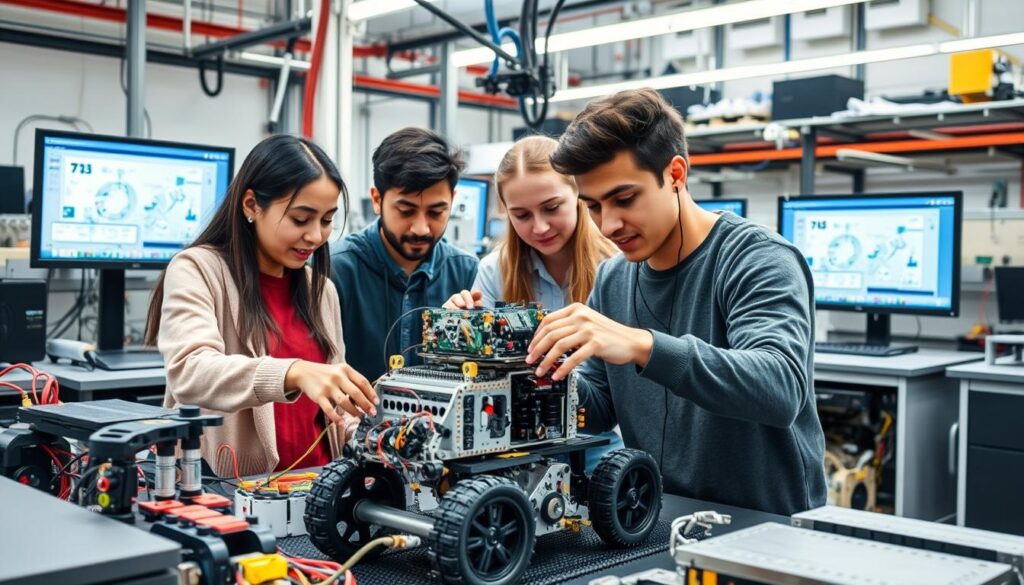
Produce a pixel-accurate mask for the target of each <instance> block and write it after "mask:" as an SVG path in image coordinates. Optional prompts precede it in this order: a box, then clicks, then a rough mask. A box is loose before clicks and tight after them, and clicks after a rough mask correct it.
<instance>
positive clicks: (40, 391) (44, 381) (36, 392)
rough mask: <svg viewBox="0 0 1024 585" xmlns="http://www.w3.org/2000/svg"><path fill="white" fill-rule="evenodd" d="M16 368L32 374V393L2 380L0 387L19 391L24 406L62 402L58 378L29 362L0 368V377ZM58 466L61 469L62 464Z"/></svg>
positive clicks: (30, 388)
mask: <svg viewBox="0 0 1024 585" xmlns="http://www.w3.org/2000/svg"><path fill="white" fill-rule="evenodd" d="M14 370H22V371H24V372H27V373H28V374H31V375H32V382H31V385H30V386H29V390H30V391H31V394H30V393H29V392H28V391H26V390H24V389H23V388H21V387H20V386H17V385H15V384H12V383H11V382H4V381H2V380H0V388H9V389H11V390H14V391H16V392H18V394H20V395H21V404H22V406H33V405H44V404H60V384H59V383H58V382H57V378H54V377H53V376H52V375H51V374H48V373H46V372H44V371H42V370H37V369H36V368H34V367H32V366H31V365H29V364H23V363H19V364H11V365H9V366H7V367H6V368H4V369H3V370H0V378H3V377H4V376H6V375H7V374H8V373H9V372H12V371H14ZM40 384H41V386H40ZM57 467H58V469H59V468H60V465H58V466H57Z"/></svg>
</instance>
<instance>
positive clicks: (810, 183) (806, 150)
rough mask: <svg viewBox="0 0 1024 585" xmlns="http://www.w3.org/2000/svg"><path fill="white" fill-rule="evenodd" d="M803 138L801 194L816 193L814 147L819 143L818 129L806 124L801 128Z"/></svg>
mask: <svg viewBox="0 0 1024 585" xmlns="http://www.w3.org/2000/svg"><path fill="white" fill-rule="evenodd" d="M800 135H801V137H802V138H803V156H802V157H801V159H800V194H801V195H813V194H814V164H815V152H814V149H815V147H817V143H818V129H817V128H815V127H814V126H804V127H803V128H801V129H800Z"/></svg>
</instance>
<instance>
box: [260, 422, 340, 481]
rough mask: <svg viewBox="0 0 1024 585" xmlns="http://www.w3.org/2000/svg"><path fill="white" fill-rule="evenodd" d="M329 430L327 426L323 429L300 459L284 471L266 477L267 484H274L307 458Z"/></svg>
mask: <svg viewBox="0 0 1024 585" xmlns="http://www.w3.org/2000/svg"><path fill="white" fill-rule="evenodd" d="M330 429H331V425H327V426H326V427H324V430H322V431H320V435H319V436H318V437H317V438H316V440H315V441H313V444H312V445H310V446H309V449H306V452H305V453H303V454H302V457H299V458H298V459H296V460H295V463H292V464H291V465H289V466H288V468H287V469H285V470H284V471H281V472H279V473H278V474H277V475H270V476H267V484H271V483H274V482H275V481H277V480H278V479H280V478H281V476H283V475H284V474H286V473H288V472H289V471H291V470H293V469H295V466H296V465H298V464H299V463H300V462H301V461H302V460H303V459H305V458H306V457H308V456H309V454H310V453H312V452H313V449H316V446H317V445H319V444H320V441H322V440H323V438H324V435H326V434H327V431H329V430H330Z"/></svg>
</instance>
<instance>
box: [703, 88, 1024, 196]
mask: <svg viewBox="0 0 1024 585" xmlns="http://www.w3.org/2000/svg"><path fill="white" fill-rule="evenodd" d="M769 124H775V125H778V126H782V127H783V128H784V129H788V130H795V131H797V132H798V133H799V139H798V140H797V142H798V143H799V144H798V145H797V146H787V147H784V148H781V149H780V148H776V147H775V144H774V143H772V142H769V141H766V140H765V139H764V131H765V129H766V128H767V127H768V126H769ZM687 139H688V141H689V148H690V164H692V165H693V166H694V167H727V166H735V165H750V164H759V163H765V162H768V163H776V164H799V165H800V167H801V173H800V192H801V193H803V194H812V193H814V168H815V163H816V162H817V161H818V160H819V159H832V160H831V162H830V163H828V164H827V165H826V167H825V168H826V169H827V170H831V171H836V172H841V173H847V174H850V175H851V176H852V177H853V181H854V189H853V190H854V192H861V191H863V186H864V168H863V165H859V164H850V163H843V162H840V161H836V160H835V157H836V152H837V151H838V150H839V149H855V150H860V151H865V152H872V153H879V154H898V155H901V156H915V155H923V154H929V153H955V152H963V151H976V150H979V149H987V148H997V149H999V150H1000V151H1001V152H1004V153H1006V154H1009V155H1011V156H1016V157H1020V158H1022V159H1024V99H1017V100H1008V101H1004V102H989V103H984V104H968V105H961V104H949V105H947V106H932V107H927V108H922V109H919V110H907V111H905V112H899V113H898V114H890V115H876V116H861V117H849V118H832V117H829V118H806V119H798V120H780V121H778V122H771V123H757V124H737V125H733V126H719V127H711V128H703V129H697V130H693V131H691V132H690V133H689V134H688V135H687Z"/></svg>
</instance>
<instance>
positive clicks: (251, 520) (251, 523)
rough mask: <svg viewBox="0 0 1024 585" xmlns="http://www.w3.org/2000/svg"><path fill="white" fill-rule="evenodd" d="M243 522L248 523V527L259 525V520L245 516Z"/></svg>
mask: <svg viewBox="0 0 1024 585" xmlns="http://www.w3.org/2000/svg"><path fill="white" fill-rule="evenodd" d="M245 521H246V522H248V523H249V525H250V526H256V525H257V524H259V523H260V519H259V518H257V517H256V516H246V517H245Z"/></svg>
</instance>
